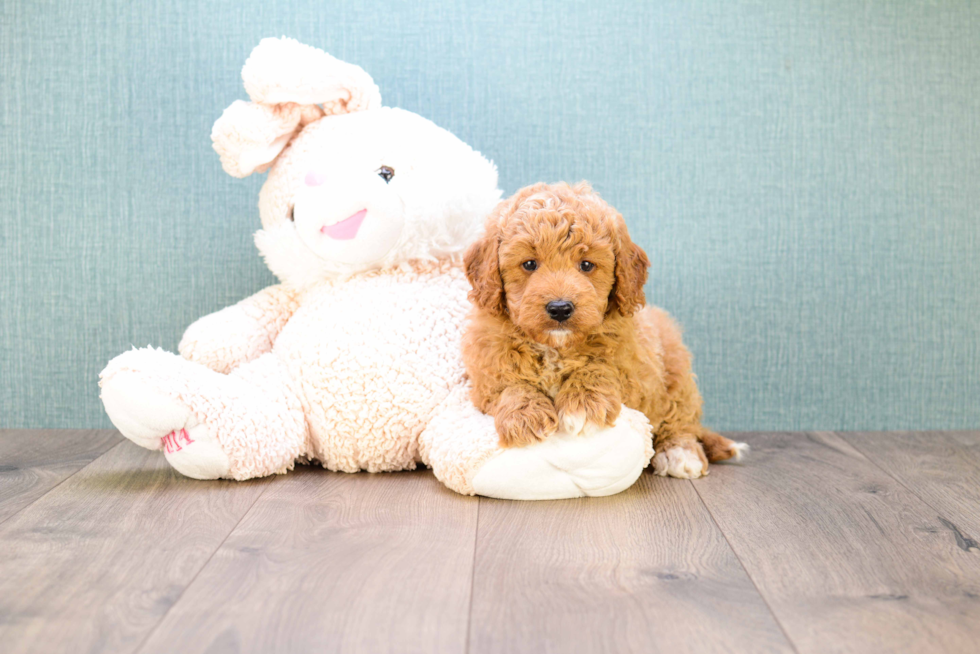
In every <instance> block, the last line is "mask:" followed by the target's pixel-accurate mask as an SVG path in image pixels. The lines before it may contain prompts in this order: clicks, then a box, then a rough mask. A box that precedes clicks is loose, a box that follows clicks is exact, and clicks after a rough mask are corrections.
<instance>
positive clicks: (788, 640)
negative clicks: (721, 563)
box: [687, 479, 800, 654]
mask: <svg viewBox="0 0 980 654" xmlns="http://www.w3.org/2000/svg"><path fill="white" fill-rule="evenodd" d="M687 483H689V484H691V486H692V487H693V488H694V492H695V493H696V494H697V496H698V501H700V502H701V506H703V507H704V510H705V511H707V512H708V516H709V517H710V518H711V522H712V523H713V524H714V525H715V527H716V528H717V529H718V532H719V533H720V534H721V537H722V538H724V539H725V542H726V543H727V544H728V549H729V550H731V552H732V555H733V556H734V557H735V560H736V561H738V565H739V567H740V568H742V571H743V572H744V573H745V576H746V577H747V578H748V580H749V581H750V582H751V583H752V587H753V588H754V589H755V592H756V594H758V596H759V598H760V599H762V603H763V604H765V605H766V608H767V609H768V610H769V615H771V616H772V619H773V622H775V623H776V626H777V627H779V631H780V632H781V633H782V634H783V638H785V639H786V643H787V644H788V645H789V646H790V647H791V648H792V649H793V651H794V652H796V653H797V654H799V651H800V650H799V649H797V647H796V643H795V642H793V639H792V638H790V637H789V632H787V631H786V628H785V627H783V623H782V622H781V621H780V620H779V616H778V615H776V612H775V611H773V609H772V605H771V604H769V600H768V599H766V596H765V595H764V594H763V593H762V590H760V589H759V584H757V583H756V581H755V579H754V578H753V577H752V575H751V574H750V573H749V569H748V568H747V567H746V566H745V563H743V562H742V557H740V556H739V555H738V550H736V549H735V546H734V545H732V541H731V540H729V538H728V534H726V533H725V530H724V529H722V528H721V525H720V524H718V520H716V519H715V514H714V513H712V512H711V507H709V506H708V503H707V502H705V501H704V498H703V497H701V493H700V491H698V485H697V484H696V483H695V482H694V481H692V480H690V479H688V480H687Z"/></svg>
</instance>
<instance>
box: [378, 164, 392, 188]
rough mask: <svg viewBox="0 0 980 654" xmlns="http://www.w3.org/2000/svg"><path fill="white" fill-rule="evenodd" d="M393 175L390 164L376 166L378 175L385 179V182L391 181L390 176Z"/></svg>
mask: <svg viewBox="0 0 980 654" xmlns="http://www.w3.org/2000/svg"><path fill="white" fill-rule="evenodd" d="M394 176H395V169H394V168H392V167H391V166H381V168H378V177H380V178H381V179H383V180H384V181H385V184H387V183H388V182H390V181H391V178H392V177H394Z"/></svg>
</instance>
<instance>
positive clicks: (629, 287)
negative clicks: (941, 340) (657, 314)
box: [606, 216, 650, 316]
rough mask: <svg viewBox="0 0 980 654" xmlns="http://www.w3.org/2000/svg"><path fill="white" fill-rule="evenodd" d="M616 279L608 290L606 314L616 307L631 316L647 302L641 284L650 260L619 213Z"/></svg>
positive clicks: (616, 242)
mask: <svg viewBox="0 0 980 654" xmlns="http://www.w3.org/2000/svg"><path fill="white" fill-rule="evenodd" d="M613 248H614V250H615V253H616V280H615V282H613V287H612V291H611V292H610V293H609V304H608V307H607V309H606V313H610V312H612V311H614V310H617V309H618V310H619V313H620V314H621V315H623V316H632V315H633V314H634V313H636V312H637V311H638V310H639V309H641V308H642V307H643V306H644V305H645V304H646V303H647V301H646V294H645V293H644V291H643V285H644V284H646V283H647V268H649V267H650V259H648V258H647V253H646V252H644V251H643V248H641V247H640V246H639V245H637V244H636V243H634V242H633V241H632V239H630V235H629V232H627V231H626V223H625V222H624V221H623V218H622V216H617V217H616V239H615V242H614V245H613Z"/></svg>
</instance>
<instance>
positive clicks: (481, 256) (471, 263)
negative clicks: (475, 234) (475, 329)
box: [463, 212, 507, 316]
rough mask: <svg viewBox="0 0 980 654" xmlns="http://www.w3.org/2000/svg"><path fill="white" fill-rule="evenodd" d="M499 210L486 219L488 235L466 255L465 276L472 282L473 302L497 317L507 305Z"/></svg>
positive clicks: (471, 300)
mask: <svg viewBox="0 0 980 654" xmlns="http://www.w3.org/2000/svg"><path fill="white" fill-rule="evenodd" d="M495 218H496V212H494V214H492V215H491V217H490V220H488V221H487V229H486V234H484V236H483V238H481V239H480V240H479V241H477V242H476V243H474V244H473V245H471V246H470V249H469V250H467V251H466V255H465V256H464V257H463V263H464V264H465V266H466V278H467V279H468V280H469V281H470V286H472V287H473V288H472V290H470V293H469V298H470V302H472V303H473V304H475V305H476V306H478V307H480V308H481V309H483V310H484V311H487V312H489V313H490V314H491V315H494V316H502V315H503V314H504V313H505V312H506V310H507V307H506V305H505V304H504V281H503V279H501V277H500V263H499V261H498V252H499V249H500V236H499V230H498V228H497V222H496V220H495Z"/></svg>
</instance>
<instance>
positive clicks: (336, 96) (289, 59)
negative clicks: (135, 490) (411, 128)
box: [242, 37, 381, 115]
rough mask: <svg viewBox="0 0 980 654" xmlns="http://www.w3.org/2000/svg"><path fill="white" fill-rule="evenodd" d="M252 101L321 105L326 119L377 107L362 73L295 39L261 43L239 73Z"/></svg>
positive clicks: (374, 94)
mask: <svg viewBox="0 0 980 654" xmlns="http://www.w3.org/2000/svg"><path fill="white" fill-rule="evenodd" d="M242 81H244V82H245V90H246V91H247V92H248V97H250V98H251V99H252V102H259V103H262V104H284V103H286V102H295V103H296V104H318V105H322V106H323V109H324V111H325V112H326V113H327V114H328V115H331V114H340V113H350V112H353V111H362V110H364V109H371V108H372V107H380V106H381V91H379V90H378V86H377V84H375V83H374V80H373V79H371V76H370V75H368V74H367V73H366V72H364V69H363V68H361V67H360V66H355V65H354V64H349V63H347V62H346V61H341V60H340V59H336V58H334V57H331V56H330V55H328V54H327V53H326V52H324V51H323V50H320V49H318V48H314V47H313V46H309V45H304V44H302V43H300V42H299V41H297V40H295V39H287V38H285V37H283V38H281V39H262V41H260V42H259V44H258V45H257V46H255V49H254V50H252V54H251V55H249V58H248V61H246V62H245V67H244V68H243V69H242Z"/></svg>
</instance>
